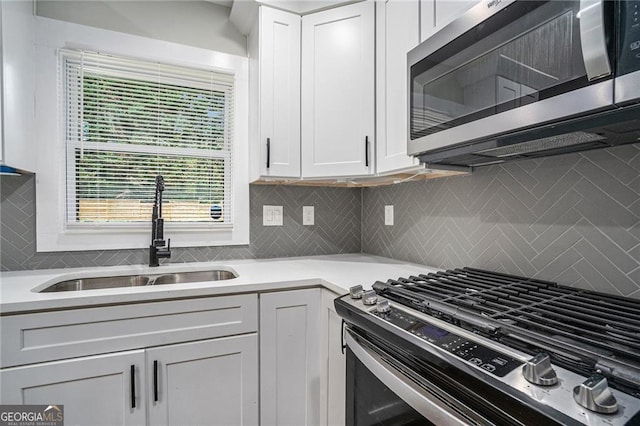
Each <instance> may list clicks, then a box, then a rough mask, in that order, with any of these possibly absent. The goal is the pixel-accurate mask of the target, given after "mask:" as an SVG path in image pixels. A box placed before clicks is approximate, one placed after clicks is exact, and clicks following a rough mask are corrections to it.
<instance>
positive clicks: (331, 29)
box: [302, 2, 375, 178]
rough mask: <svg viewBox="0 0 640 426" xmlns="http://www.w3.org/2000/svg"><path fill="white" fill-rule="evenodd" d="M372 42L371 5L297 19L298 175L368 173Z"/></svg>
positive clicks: (371, 146) (371, 160)
mask: <svg viewBox="0 0 640 426" xmlns="http://www.w3.org/2000/svg"><path fill="white" fill-rule="evenodd" d="M374 41H375V29H374V4H373V3H372V2H361V3H355V4H351V5H348V6H343V7H339V8H335V9H330V10H326V11H322V12H317V13H313V14H310V15H305V16H304V17H303V18H302V177H304V178H316V177H340V176H365V175H369V174H371V173H373V172H374V164H373V163H374V158H375V151H374V149H375V141H374V131H375V123H374V121H375V116H374V114H375V113H374V109H375V106H374V98H375V96H374V93H375V81H374V71H375V69H374V68H375V60H374V56H375V50H374Z"/></svg>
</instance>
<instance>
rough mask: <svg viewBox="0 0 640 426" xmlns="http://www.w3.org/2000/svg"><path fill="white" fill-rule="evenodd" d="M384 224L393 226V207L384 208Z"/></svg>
mask: <svg viewBox="0 0 640 426" xmlns="http://www.w3.org/2000/svg"><path fill="white" fill-rule="evenodd" d="M384 224H385V225H387V226H393V205H391V206H384Z"/></svg>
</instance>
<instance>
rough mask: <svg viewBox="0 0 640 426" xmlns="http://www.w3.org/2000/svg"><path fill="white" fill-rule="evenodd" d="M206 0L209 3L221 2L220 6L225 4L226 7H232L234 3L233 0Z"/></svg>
mask: <svg viewBox="0 0 640 426" xmlns="http://www.w3.org/2000/svg"><path fill="white" fill-rule="evenodd" d="M205 1H208V2H209V3H215V4H219V5H220V6H224V7H231V6H232V5H233V0H205Z"/></svg>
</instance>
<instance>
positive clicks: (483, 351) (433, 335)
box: [374, 308, 522, 377]
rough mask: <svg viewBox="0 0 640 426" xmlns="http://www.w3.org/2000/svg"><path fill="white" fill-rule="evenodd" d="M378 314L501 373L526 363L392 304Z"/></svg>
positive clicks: (488, 368) (450, 350) (460, 356)
mask: <svg viewBox="0 0 640 426" xmlns="http://www.w3.org/2000/svg"><path fill="white" fill-rule="evenodd" d="M374 315H377V316H379V317H380V318H383V319H384V320H385V321H388V322H390V323H392V324H394V325H396V326H398V327H400V328H401V329H403V330H406V331H408V332H409V333H411V334H413V335H414V336H417V337H419V338H420V339H423V340H426V341H427V342H429V343H432V344H433V345H435V346H437V347H440V348H442V349H444V350H446V351H447V352H449V353H451V354H453V355H455V356H457V357H458V358H462V359H463V360H465V361H466V362H468V363H470V364H473V365H475V366H477V367H478V368H481V369H483V370H484V371H486V372H488V373H490V374H493V375H496V376H498V377H503V376H505V375H506V374H507V373H509V372H510V371H512V370H514V369H515V368H516V367H518V366H519V365H521V364H522V363H521V362H519V361H517V360H515V359H513V358H511V357H509V356H507V355H504V354H501V353H499V352H497V351H495V350H493V349H490V348H488V347H486V346H484V345H481V344H479V343H476V342H474V341H471V340H468V339H466V338H464V337H462V336H458V335H457V334H454V333H451V332H449V331H447V330H444V329H442V328H440V327H436V326H435V325H432V324H429V323H425V322H423V321H421V320H419V319H417V318H415V317H413V316H412V315H410V314H407V313H404V312H402V311H399V310H397V309H393V308H392V309H391V311H390V312H389V313H385V314H374Z"/></svg>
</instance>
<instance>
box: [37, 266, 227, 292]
mask: <svg viewBox="0 0 640 426" xmlns="http://www.w3.org/2000/svg"><path fill="white" fill-rule="evenodd" d="M232 278H237V275H236V274H234V273H233V272H231V271H225V270H217V269H216V270H211V271H194V272H180V273H175V274H163V275H123V276H114V277H96V278H78V279H74V280H67V281H60V282H59V283H55V284H52V285H50V286H49V287H47V288H45V289H44V290H40V293H52V292H58V291H82V290H96V289H104V288H116V287H139V286H146V285H163V284H184V283H196V282H204V281H220V280H229V279H232Z"/></svg>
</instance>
